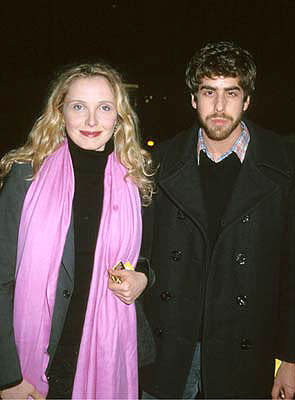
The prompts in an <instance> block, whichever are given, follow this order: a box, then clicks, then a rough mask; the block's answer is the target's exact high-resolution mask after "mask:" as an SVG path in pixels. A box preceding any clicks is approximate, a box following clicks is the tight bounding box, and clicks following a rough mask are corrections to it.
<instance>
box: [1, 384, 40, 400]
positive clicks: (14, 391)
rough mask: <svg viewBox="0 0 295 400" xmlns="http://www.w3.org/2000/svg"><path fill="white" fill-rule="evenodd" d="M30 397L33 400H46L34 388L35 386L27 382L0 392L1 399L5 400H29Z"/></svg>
mask: <svg viewBox="0 0 295 400" xmlns="http://www.w3.org/2000/svg"><path fill="white" fill-rule="evenodd" d="M30 396H31V397H32V398H33V399H42V400H45V399H44V397H43V396H42V395H41V394H40V393H39V392H38V391H37V390H36V389H35V388H34V386H33V385H31V384H30V383H29V382H27V381H25V380H23V381H22V382H21V383H20V384H18V385H16V386H13V387H11V388H9V389H4V390H2V391H0V397H1V399H3V400H4V399H11V400H16V399H17V400H23V399H28V398H29V397H30Z"/></svg>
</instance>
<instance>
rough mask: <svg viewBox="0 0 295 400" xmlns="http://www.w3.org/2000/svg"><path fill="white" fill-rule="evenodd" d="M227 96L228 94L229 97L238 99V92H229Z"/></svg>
mask: <svg viewBox="0 0 295 400" xmlns="http://www.w3.org/2000/svg"><path fill="white" fill-rule="evenodd" d="M227 94H228V96H229V97H236V96H237V95H238V93H237V92H235V91H231V90H230V91H229V92H227Z"/></svg>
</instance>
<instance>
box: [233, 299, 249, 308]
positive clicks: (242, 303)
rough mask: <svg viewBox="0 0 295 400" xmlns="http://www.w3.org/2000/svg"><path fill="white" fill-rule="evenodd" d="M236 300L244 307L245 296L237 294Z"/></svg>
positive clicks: (245, 302) (245, 303)
mask: <svg viewBox="0 0 295 400" xmlns="http://www.w3.org/2000/svg"><path fill="white" fill-rule="evenodd" d="M236 301H237V303H238V305H239V306H240V307H245V306H246V305H247V302H248V300H247V296H237V297H236Z"/></svg>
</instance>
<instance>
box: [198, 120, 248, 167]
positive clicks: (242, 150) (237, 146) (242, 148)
mask: <svg viewBox="0 0 295 400" xmlns="http://www.w3.org/2000/svg"><path fill="white" fill-rule="evenodd" d="M241 128H242V131H241V134H240V136H239V137H238V138H237V140H236V141H235V143H234V144H233V145H232V147H231V148H230V149H229V150H228V151H226V152H225V153H223V154H222V155H221V156H220V157H218V159H217V160H214V159H213V156H212V154H210V152H209V150H208V148H207V146H206V143H205V140H204V136H203V131H202V128H200V129H199V131H198V144H197V154H198V164H199V163H200V151H201V150H202V151H204V152H205V153H206V155H207V157H208V158H210V160H212V161H214V162H216V163H218V162H220V161H222V160H224V159H225V158H226V157H228V156H229V155H230V154H231V153H236V155H237V156H238V158H239V160H240V162H241V163H243V161H244V158H245V155H246V151H247V148H248V144H249V142H250V134H249V132H248V129H247V127H246V124H245V123H244V122H243V121H241Z"/></svg>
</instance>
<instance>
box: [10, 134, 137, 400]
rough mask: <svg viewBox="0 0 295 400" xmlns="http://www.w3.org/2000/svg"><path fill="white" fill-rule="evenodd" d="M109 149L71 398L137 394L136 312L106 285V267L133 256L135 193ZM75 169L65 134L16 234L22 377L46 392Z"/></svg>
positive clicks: (16, 324) (43, 170) (26, 205)
mask: <svg viewBox="0 0 295 400" xmlns="http://www.w3.org/2000/svg"><path fill="white" fill-rule="evenodd" d="M125 175H126V170H125V168H124V167H123V166H122V165H121V164H120V163H119V162H118V161H117V159H116V157H115V154H114V153H112V154H111V155H110V156H109V158H108V162H107V166H106V170H105V178H104V200H103V210H102V217H101V223H100V229H99V234H98V239H97V243H96V250H95V258H94V268H93V275H92V281H91V287H90V293H89V299H88V305H87V311H86V316H85V322H84V327H83V335H82V340H81V345H80V353H79V357H78V364H77V370H76V376H75V382H74V389H73V398H74V399H90V398H91V399H135V398H137V397H138V393H137V387H138V382H137V379H138V377H137V345H136V315H135V308H134V305H126V304H124V303H122V302H121V301H120V300H119V299H118V298H117V297H116V296H114V295H113V293H112V292H111V291H110V290H109V289H108V287H107V284H108V275H107V269H109V268H110V267H112V266H113V265H114V264H115V263H117V262H118V261H119V260H122V261H123V262H127V261H130V263H131V264H132V265H135V264H136V261H137V258H138V254H139V249H140V242H141V210H140V198H139V194H138V190H137V188H136V187H135V185H134V184H133V183H132V182H131V181H130V180H129V179H127V180H125V179H124V177H125ZM73 195H74V174H73V168H72V162H71V157H70V153H69V150H68V145H67V142H66V141H65V143H64V144H63V145H61V146H60V147H59V148H58V150H56V151H55V152H54V153H53V154H52V155H51V156H49V157H48V158H47V159H46V160H45V161H44V162H43V165H42V167H41V168H40V171H39V173H38V176H37V178H36V179H35V180H34V181H33V182H32V184H31V186H30V188H29V190H28V192H27V194H26V198H25V201H24V206H23V211H22V216H21V221H20V228H19V238H18V251H17V267H16V288H15V301H14V332H15V339H16V344H17V350H18V354H19V358H20V363H21V370H22V374H23V377H24V379H26V380H27V381H29V382H30V383H32V384H33V385H34V386H35V387H36V389H37V390H38V391H39V392H40V393H41V394H42V395H44V396H46V395H47V393H48V383H47V379H46V376H45V370H46V368H47V365H48V360H49V356H48V353H47V347H48V343H49V338H50V329H51V321H52V315H53V308H54V301H55V290H56V285H57V278H58V273H59V268H60V264H61V260H62V256H63V249H64V244H65V240H66V236H67V232H68V229H69V225H70V219H71V213H72V201H73Z"/></svg>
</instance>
